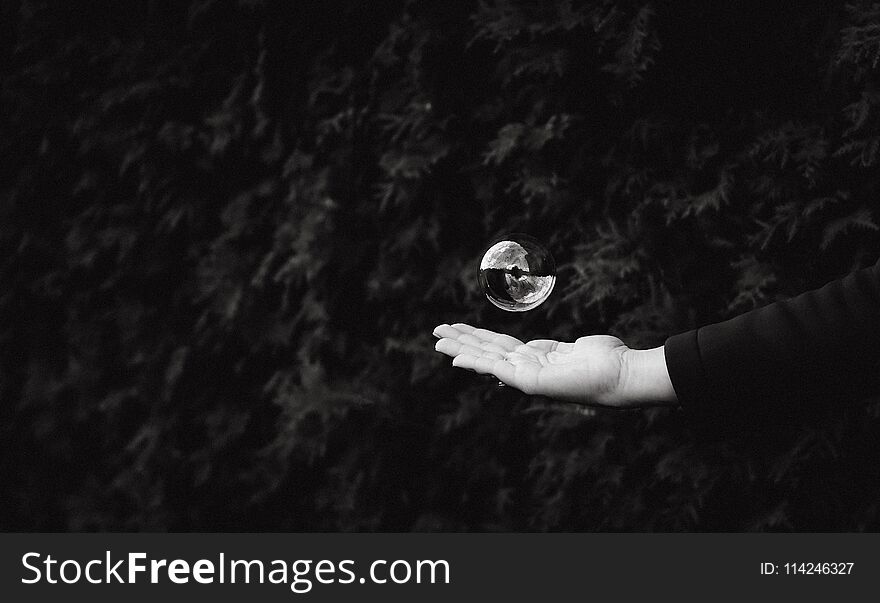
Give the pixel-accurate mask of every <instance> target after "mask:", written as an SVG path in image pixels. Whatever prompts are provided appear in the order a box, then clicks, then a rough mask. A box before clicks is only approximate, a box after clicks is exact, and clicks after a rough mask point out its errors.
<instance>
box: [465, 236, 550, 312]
mask: <svg viewBox="0 0 880 603" xmlns="http://www.w3.org/2000/svg"><path fill="white" fill-rule="evenodd" d="M478 280H479V281H480V287H481V288H482V290H483V293H485V294H486V297H487V298H488V299H489V301H490V302H492V303H493V304H494V305H496V306H498V307H499V308H501V309H502V310H506V311H507V312H525V311H526V310H531V309H532V308H537V307H538V306H540V305H541V304H542V303H544V300H546V299H547V298H548V297H549V296H550V292H551V291H553V286H554V285H555V284H556V263H555V262H554V261H553V256H552V255H550V252H549V251H548V250H547V249H546V248H545V247H544V246H542V245H541V244H540V243H538V241H536V240H535V239H533V238H532V237H530V236H528V235H523V234H511V235H507V236H505V237H502V238H501V239H500V240H498V241H497V242H495V243H493V244H492V245H491V246H490V247H489V249H487V250H486V253H484V254H483V259H482V260H481V261H480V270H479V273H478Z"/></svg>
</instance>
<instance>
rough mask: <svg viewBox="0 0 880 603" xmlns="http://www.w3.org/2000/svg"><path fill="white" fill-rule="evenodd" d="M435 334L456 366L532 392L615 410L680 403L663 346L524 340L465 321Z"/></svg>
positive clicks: (605, 339)
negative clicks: (465, 322) (670, 377)
mask: <svg viewBox="0 0 880 603" xmlns="http://www.w3.org/2000/svg"><path fill="white" fill-rule="evenodd" d="M434 336H435V337H438V338H439V339H440V340H439V341H438V342H437V344H436V346H435V349H436V350H437V351H438V352H442V353H444V354H446V355H447V356H451V357H452V365H453V366H457V367H460V368H464V369H469V370H472V371H476V372H477V373H483V374H491V375H494V376H495V377H497V378H498V379H500V380H501V381H502V382H504V383H505V384H507V385H510V386H511V387H515V388H516V389H518V390H520V391H522V392H523V393H526V394H529V395H537V396H547V397H550V398H553V399H556V400H560V401H563V402H575V403H578V404H586V405H591V406H608V407H614V408H629V407H636V406H651V405H661V404H674V403H675V402H676V397H675V391H674V390H673V389H672V383H671V382H670V380H669V375H668V373H667V371H666V361H665V357H664V355H663V348H662V347H659V348H654V349H652V350H632V349H630V348H629V347H627V345H626V344H624V343H623V342H622V341H621V340H620V339H618V338H617V337H612V336H610V335H591V336H588V337H580V338H578V339H577V340H576V341H574V342H572V343H569V342H560V341H555V340H552V339H535V340H533V341H529V342H527V343H523V342H522V341H520V340H519V339H516V338H515V337H511V336H510V335H505V334H502V333H495V332H494V331H488V330H486V329H478V328H475V327H472V326H470V325H466V324H461V323H459V324H454V325H446V324H443V325H440V326H438V327H437V328H436V329H434Z"/></svg>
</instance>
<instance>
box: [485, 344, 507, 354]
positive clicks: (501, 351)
mask: <svg viewBox="0 0 880 603" xmlns="http://www.w3.org/2000/svg"><path fill="white" fill-rule="evenodd" d="M480 348H481V349H483V350H486V351H487V352H496V353H498V354H506V353H507V352H508V350H506V349H505V348H503V347H501V346H500V345H497V344H494V343H490V342H488V341H484V342H483V343H481V344H480Z"/></svg>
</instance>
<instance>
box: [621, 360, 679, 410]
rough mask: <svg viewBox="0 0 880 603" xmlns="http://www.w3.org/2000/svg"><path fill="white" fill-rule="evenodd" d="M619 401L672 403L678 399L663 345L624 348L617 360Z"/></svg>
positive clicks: (627, 404)
mask: <svg viewBox="0 0 880 603" xmlns="http://www.w3.org/2000/svg"><path fill="white" fill-rule="evenodd" d="M620 396H621V400H620V405H621V406H623V407H634V406H672V405H675V404H677V403H678V398H677V397H676V395H675V389H674V388H673V387H672V380H671V379H670V378H669V371H668V370H667V368H666V354H665V351H664V348H663V346H660V347H657V348H652V349H649V350H626V352H625V353H624V355H623V361H622V363H621V375H620Z"/></svg>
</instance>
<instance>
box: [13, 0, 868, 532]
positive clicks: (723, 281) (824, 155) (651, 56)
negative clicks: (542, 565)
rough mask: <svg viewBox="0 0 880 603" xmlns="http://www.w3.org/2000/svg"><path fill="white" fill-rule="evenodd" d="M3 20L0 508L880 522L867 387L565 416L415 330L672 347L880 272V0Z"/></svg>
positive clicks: (29, 517) (340, 525) (230, 8)
mask: <svg viewBox="0 0 880 603" xmlns="http://www.w3.org/2000/svg"><path fill="white" fill-rule="evenodd" d="M0 7H2V8H0V529H3V530H24V531H29V530H43V531H50V530H51V531H68V530H72V531H83V530H150V531H164V530H178V531H190V530H193V531H199V530H225V531H236V530H248V531H261V530H274V531H299V530H308V531H337V530H357V531H372V530H383V531H409V530H416V531H433V530H456V531H470V530H479V531H486V530H502V531H524V530H529V531H531V530H556V531H558V530H570V531H596V530H613V531H655V530H656V531H679V530H699V531H750V530H793V531H807V530H809V531H822V530H834V531H855V530H878V529H880V509H878V503H880V462H878V461H880V452H878V446H877V443H878V441H880V401H878V400H874V401H871V400H867V401H865V400H848V399H840V400H827V401H824V403H823V404H821V405H819V406H818V407H815V406H805V407H804V408H805V409H808V411H806V410H804V409H794V410H792V409H787V410H785V411H784V412H781V413H777V412H775V411H773V412H768V411H767V409H774V408H775V407H774V406H773V405H774V401H773V400H753V401H743V405H742V407H739V408H737V409H718V411H719V412H718V414H717V415H713V416H711V417H700V416H692V415H690V414H688V413H685V412H682V411H680V410H669V409H665V410H651V411H647V412H613V411H591V412H584V413H575V412H567V411H565V410H559V409H557V408H553V407H548V406H547V405H546V404H544V403H543V402H542V401H540V400H534V399H529V398H528V397H526V396H524V395H522V394H519V393H518V392H516V391H512V390H510V388H496V387H495V385H494V382H493V381H492V380H491V379H486V378H482V377H479V376H475V375H473V374H471V373H468V372H465V371H461V370H457V369H453V368H452V367H451V366H450V365H449V362H448V359H447V358H445V357H443V356H441V355H440V354H437V353H436V352H434V351H433V345H434V338H433V337H432V336H431V331H432V329H433V328H434V326H435V325H437V324H439V323H442V322H459V321H464V322H469V323H471V324H478V325H480V326H484V327H487V328H490V329H494V330H503V331H505V332H508V333H510V334H512V335H515V336H516V337H519V338H521V339H531V338H538V337H551V338H556V339H568V340H573V339H574V338H576V337H578V336H581V335H587V334H592V333H612V334H614V335H617V336H619V337H621V338H623V339H624V340H625V341H626V342H627V343H629V344H630V345H631V346H635V347H644V346H654V345H660V344H662V343H663V341H664V340H665V338H666V337H667V336H669V335H671V334H674V333H677V332H680V331H684V330H687V329H691V328H694V327H697V326H700V325H702V324H706V323H709V322H714V321H717V320H721V319H725V318H728V317H731V316H734V315H736V314H739V313H741V312H744V311H747V310H750V309H752V308H755V307H758V306H760V305H763V304H766V303H769V302H772V301H774V300H777V299H782V298H786V297H789V296H791V295H795V294H797V293H799V292H801V291H804V290H806V289H809V288H814V287H817V286H820V285H822V284H824V283H825V282H827V281H828V280H830V279H833V278H838V277H840V276H842V275H844V274H846V273H848V272H849V271H851V270H854V269H856V268H859V267H862V266H867V265H871V264H873V263H874V262H875V261H876V260H877V257H878V256H880V237H878V215H877V210H878V194H877V193H878V188H880V171H878V149H880V107H878V105H880V86H878V84H880V73H878V64H880V5H877V4H872V3H871V2H861V1H856V2H854V3H851V4H843V3H837V2H827V1H824V0H823V1H819V0H809V1H804V2H798V3H766V2H757V1H740V0H734V1H727V2H705V1H704V0H675V1H672V0H666V1H663V0H656V1H651V2H648V1H644V0H632V1H626V0H599V1H593V2H585V1H578V0H485V1H481V2H466V1H442V2H441V1H427V0H410V1H403V0H397V1H387V2H384V1H383V2H365V1H362V0H361V1H358V0H325V1H323V2H311V1H296V2H282V1H280V0H278V1H272V0H241V1H238V2H235V1H220V0H189V1H176V2H172V1H170V0H168V1H160V0H152V1H138V2H110V1H106V0H101V1H95V2H87V3H72V2H69V3H57V2H51V1H49V0H42V1H41V0H17V1H15V0H0ZM507 232H525V233H528V234H530V235H532V236H534V237H536V238H538V239H539V240H541V241H542V242H543V243H544V244H545V245H547V246H548V247H549V248H550V249H551V251H552V252H553V254H554V256H555V258H556V261H557V264H558V265H559V273H558V274H559V281H558V282H557V287H556V290H555V291H554V293H553V295H552V296H551V298H550V299H549V300H548V302H547V303H545V304H544V305H542V306H541V307H540V308H538V309H536V310H534V311H531V312H528V313H525V314H516V315H510V314H505V313H504V312H502V311H500V310H498V309H497V308H495V307H494V306H492V305H490V304H489V303H488V302H487V301H486V300H485V299H484V298H483V297H482V296H481V293H480V291H479V290H478V286H477V282H476V274H475V272H476V267H477V263H478V261H479V256H480V254H481V252H482V251H483V249H484V248H485V247H486V245H487V244H488V243H489V242H490V241H491V240H492V239H494V238H495V237H496V236H498V235H501V234H504V233H507Z"/></svg>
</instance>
